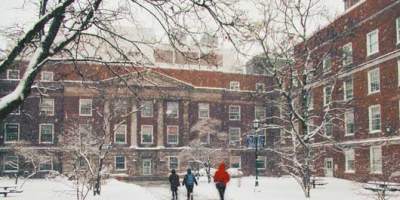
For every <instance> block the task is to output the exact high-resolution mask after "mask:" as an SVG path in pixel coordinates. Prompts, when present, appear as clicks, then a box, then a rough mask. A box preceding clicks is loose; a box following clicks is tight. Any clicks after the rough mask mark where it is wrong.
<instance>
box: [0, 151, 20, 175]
mask: <svg viewBox="0 0 400 200" xmlns="http://www.w3.org/2000/svg"><path fill="white" fill-rule="evenodd" d="M18 169H19V161H18V156H14V155H7V156H4V160H3V171H4V172H6V173H9V172H18Z"/></svg>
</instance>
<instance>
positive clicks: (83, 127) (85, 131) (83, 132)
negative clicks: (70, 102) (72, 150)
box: [79, 124, 92, 137]
mask: <svg viewBox="0 0 400 200" xmlns="http://www.w3.org/2000/svg"><path fill="white" fill-rule="evenodd" d="M91 133H92V125H90V124H79V135H80V136H81V137H87V136H89V135H91Z"/></svg>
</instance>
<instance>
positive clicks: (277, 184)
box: [0, 177, 373, 200]
mask: <svg viewBox="0 0 400 200" xmlns="http://www.w3.org/2000/svg"><path fill="white" fill-rule="evenodd" d="M324 181H325V182H327V183H328V184H327V185H325V186H320V187H317V189H314V190H312V192H311V195H312V197H311V199H314V200H338V199H340V200H367V199H373V198H372V197H371V196H370V197H368V195H366V191H364V189H362V186H361V184H359V183H355V182H351V181H347V180H340V179H334V178H324ZM12 183H13V180H12V179H0V186H2V185H12ZM23 190H24V192H23V193H21V194H10V196H9V197H7V198H6V199H35V200H55V199H57V200H71V199H75V193H74V190H73V184H72V182H70V181H67V180H66V179H64V178H56V179H32V180H28V182H27V183H26V184H25V186H24V188H23ZM185 193H186V191H185V189H184V188H183V187H180V188H179V197H180V198H179V199H182V200H184V199H185ZM0 198H1V199H2V198H3V197H2V196H1V197H0ZM87 199H89V200H100V199H101V200H132V199H136V200H168V199H171V195H170V191H169V186H168V185H167V184H166V183H162V182H141V183H140V184H135V183H125V182H121V181H117V180H115V179H111V180H108V181H107V184H105V185H103V186H102V195H101V196H100V197H93V196H92V194H89V196H88V198H87ZM194 199H195V200H197V199H198V200H217V199H218V194H217V190H216V189H215V187H214V185H213V184H208V183H207V182H206V180H205V179H201V180H200V182H199V186H198V187H195V189H194ZM265 199H271V200H299V199H305V198H304V197H303V193H302V191H301V189H300V188H299V186H298V185H297V183H296V182H295V181H294V180H293V179H292V178H289V177H284V178H265V177H262V178H260V186H259V187H258V188H257V189H254V177H245V178H241V179H238V178H235V179H233V180H232V181H231V182H230V183H229V185H228V188H227V191H226V200H265Z"/></svg>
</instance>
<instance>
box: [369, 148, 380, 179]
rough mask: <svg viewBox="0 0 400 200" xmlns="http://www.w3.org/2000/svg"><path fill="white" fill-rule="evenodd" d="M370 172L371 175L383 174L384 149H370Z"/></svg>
mask: <svg viewBox="0 0 400 200" xmlns="http://www.w3.org/2000/svg"><path fill="white" fill-rule="evenodd" d="M370 166H371V167H370V170H371V173H377V174H380V173H382V147H381V146H371V148H370Z"/></svg>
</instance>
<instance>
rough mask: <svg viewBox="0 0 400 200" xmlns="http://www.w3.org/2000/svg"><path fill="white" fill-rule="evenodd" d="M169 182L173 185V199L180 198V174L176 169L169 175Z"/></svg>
mask: <svg viewBox="0 0 400 200" xmlns="http://www.w3.org/2000/svg"><path fill="white" fill-rule="evenodd" d="M169 184H170V185H171V191H172V200H177V199H178V187H179V186H180V185H181V184H180V182H179V176H178V174H176V171H175V169H173V170H171V175H169Z"/></svg>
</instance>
